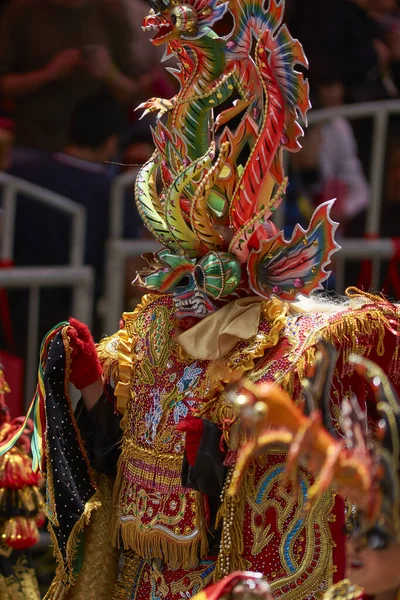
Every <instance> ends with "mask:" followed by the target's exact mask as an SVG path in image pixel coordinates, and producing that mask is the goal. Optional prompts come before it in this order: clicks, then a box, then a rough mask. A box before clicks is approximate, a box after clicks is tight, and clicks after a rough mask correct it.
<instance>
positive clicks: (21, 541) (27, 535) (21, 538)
mask: <svg viewBox="0 0 400 600" xmlns="http://www.w3.org/2000/svg"><path fill="white" fill-rule="evenodd" d="M38 540H39V530H38V528H37V525H36V523H35V521H34V519H27V518H26V517H13V518H11V519H8V521H6V522H5V524H4V528H3V532H2V534H1V541H2V542H3V543H4V544H7V546H10V548H13V549H14V550H24V549H26V548H31V547H32V546H34V545H35V544H36V543H37V541H38Z"/></svg>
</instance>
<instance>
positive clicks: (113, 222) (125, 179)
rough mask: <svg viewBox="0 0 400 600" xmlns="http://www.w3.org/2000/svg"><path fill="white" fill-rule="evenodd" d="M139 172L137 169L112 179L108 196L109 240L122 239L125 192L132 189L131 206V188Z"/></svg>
mask: <svg viewBox="0 0 400 600" xmlns="http://www.w3.org/2000/svg"><path fill="white" fill-rule="evenodd" d="M138 172H139V169H138V168H135V169H132V170H131V171H127V172H126V173H122V174H121V175H117V177H115V178H114V180H113V183H112V186H111V194H110V233H109V238H110V239H111V240H118V239H122V238H123V237H124V235H123V232H124V212H125V211H124V206H125V201H126V192H127V190H128V188H130V187H132V204H133V201H134V193H133V186H134V184H135V181H136V176H137V174H138Z"/></svg>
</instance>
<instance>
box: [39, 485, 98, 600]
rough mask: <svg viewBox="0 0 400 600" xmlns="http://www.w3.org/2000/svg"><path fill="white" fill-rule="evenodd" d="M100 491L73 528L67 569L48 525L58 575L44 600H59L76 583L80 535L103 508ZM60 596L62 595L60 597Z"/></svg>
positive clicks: (69, 540) (88, 503)
mask: <svg viewBox="0 0 400 600" xmlns="http://www.w3.org/2000/svg"><path fill="white" fill-rule="evenodd" d="M100 496H101V494H100V490H96V492H95V493H94V494H93V496H92V497H91V498H90V500H88V502H86V504H85V508H84V511H83V513H82V515H81V517H80V518H79V520H78V521H77V522H76V523H75V525H74V526H73V528H72V531H71V533H70V535H69V538H68V541H67V549H66V563H67V569H66V568H65V565H64V561H63V557H62V554H61V551H60V549H59V546H58V542H57V538H56V535H55V533H54V529H53V527H52V526H51V525H50V523H49V524H48V530H49V533H50V537H51V541H52V544H53V547H54V556H55V558H56V561H57V569H56V574H55V577H54V580H53V583H52V585H51V586H50V589H49V591H48V592H47V594H46V596H45V597H44V599H43V600H59V599H60V598H62V597H63V594H64V593H65V592H66V591H67V590H68V589H69V588H70V587H71V585H73V584H74V582H75V579H76V578H75V574H74V571H73V562H74V560H75V559H76V557H77V553H78V547H79V541H78V535H79V534H80V533H81V531H83V529H84V528H85V527H87V526H88V525H89V523H90V517H91V514H92V511H93V510H97V509H98V508H100V507H101V500H100ZM60 594H62V595H61V596H60Z"/></svg>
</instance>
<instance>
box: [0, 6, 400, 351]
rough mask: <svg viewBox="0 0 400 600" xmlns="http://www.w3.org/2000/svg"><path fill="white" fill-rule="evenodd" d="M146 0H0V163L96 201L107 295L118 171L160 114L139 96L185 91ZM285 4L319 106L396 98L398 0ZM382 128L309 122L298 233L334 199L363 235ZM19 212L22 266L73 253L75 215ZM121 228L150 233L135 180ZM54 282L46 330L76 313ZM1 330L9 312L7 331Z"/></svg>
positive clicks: (390, 181)
mask: <svg viewBox="0 0 400 600" xmlns="http://www.w3.org/2000/svg"><path fill="white" fill-rule="evenodd" d="M148 9H149V5H148V3H147V2H146V0H0V170H3V171H7V172H9V173H10V174H12V175H14V176H17V177H19V178H22V179H24V180H27V181H29V182H32V183H34V184H37V185H40V186H42V187H44V188H47V189H49V190H50V191H53V192H56V193H58V194H61V195H62V196H65V197H67V198H69V199H71V200H74V201H75V202H78V203H80V204H82V205H83V206H84V207H85V208H86V211H87V221H88V225H87V235H86V253H85V261H86V263H87V264H89V265H91V266H93V267H94V269H95V273H96V289H95V296H96V298H99V297H101V295H102V290H103V283H104V282H103V272H104V256H105V254H104V252H105V250H104V247H105V244H104V241H105V240H106V239H107V235H108V231H109V215H110V189H111V186H112V182H113V179H114V178H115V176H116V175H117V174H118V173H120V172H121V171H123V170H127V169H130V168H133V167H134V166H137V165H140V164H142V163H143V162H145V161H146V160H147V158H148V157H149V156H150V155H151V153H152V149H153V145H152V140H151V136H150V129H149V120H148V119H147V118H146V119H145V120H144V121H139V119H138V114H137V113H136V112H135V111H134V107H136V106H137V105H138V104H140V102H142V101H143V100H145V99H147V98H149V97H151V96H158V97H166V98H170V97H171V96H173V95H174V94H175V93H176V89H177V87H176V86H177V83H176V81H175V80H174V78H173V77H172V76H171V75H170V74H169V73H168V72H167V71H166V70H165V68H164V66H163V65H162V64H161V63H160V59H161V57H162V53H163V51H164V49H163V48H160V49H156V48H155V47H154V46H152V45H151V44H150V43H149V41H148V39H147V38H149V37H150V35H149V34H146V33H144V32H143V31H142V30H141V24H142V19H143V17H144V15H145V14H147V12H148ZM286 10H287V14H286V20H287V22H288V26H289V29H290V31H291V33H292V35H293V36H294V37H297V38H298V39H300V40H301V42H302V44H303V45H304V47H305V51H306V54H307V56H308V59H309V63H310V68H309V71H308V73H307V77H308V78H309V80H310V85H311V98H312V104H313V107H314V108H330V107H336V106H340V105H342V104H346V103H359V102H370V101H380V100H385V99H391V98H392V99H393V98H399V94H400V8H399V1H398V0H323V1H321V0H286ZM228 27H229V24H228ZM227 32H228V30H227V31H226V32H225V33H227ZM398 129H400V123H398V122H397V120H396V119H393V121H392V122H391V124H390V138H389V144H388V155H387V160H386V164H387V167H386V177H385V181H386V183H385V189H384V190H383V200H384V207H385V209H384V210H385V214H386V215H387V214H390V218H389V219H387V218H385V219H383V220H382V228H381V234H382V235H387V236H396V235H397V229H396V227H397V225H396V223H397V219H398V217H399V216H400V214H398V213H400V211H399V209H398V207H399V206H400V185H398V180H400V144H399V142H398V141H397V139H398V136H397V130H398ZM372 135H373V124H372V120H371V119H370V120H369V121H365V120H361V121H354V122H352V123H351V124H350V123H349V122H348V121H347V120H346V119H344V118H333V119H332V118H330V119H329V120H326V121H323V122H320V123H318V124H315V125H312V126H311V127H309V129H308V130H307V132H306V135H305V138H304V140H303V150H302V151H301V152H300V153H298V154H297V155H295V156H294V157H293V158H292V159H291V161H290V163H289V170H290V172H289V175H290V186H289V189H288V193H287V201H286V227H287V232H288V235H289V234H290V232H291V230H292V228H293V225H294V224H295V223H297V222H300V223H302V224H305V223H307V222H308V220H309V218H310V216H311V214H312V212H313V210H314V208H315V206H316V205H317V204H318V203H320V202H322V201H324V200H327V199H330V198H332V197H337V199H338V200H337V202H336V205H335V208H334V212H333V217H334V218H337V220H339V221H340V223H341V226H340V229H339V233H340V234H341V235H345V236H353V237H355V236H356V237H358V236H362V235H364V234H365V231H366V215H367V210H368V206H369V200H370V185H369V170H370V156H371V155H370V148H371V141H372ZM0 201H1V200H0ZM16 223H17V226H16V232H15V248H14V256H13V259H14V262H15V264H17V265H29V266H32V265H61V264H66V263H67V262H68V252H69V239H70V232H71V223H70V222H69V220H68V218H66V217H64V216H60V213H58V212H56V211H54V210H52V209H51V208H49V207H46V206H44V205H39V204H38V203H37V202H32V201H31V200H29V199H28V198H24V197H23V196H22V195H21V197H20V198H19V200H18V205H17V218H16ZM124 235H125V236H126V237H129V238H137V237H139V238H140V237H143V236H145V235H146V233H145V232H144V230H143V228H142V226H141V224H140V219H139V217H138V215H137V213H136V212H135V210H134V208H133V198H132V193H131V192H130V194H129V198H127V202H126V215H125V231H124ZM132 271H133V268H131V270H130V272H129V273H128V275H127V282H129V281H130V274H131V272H132ZM47 293H48V294H50V292H47ZM55 293H56V292H55V291H54V290H53V291H52V294H53V296H51V298H52V300H51V298H50V296H49V298H48V300H47V301H46V306H49V307H53V309H54V310H55V312H56V314H55V312H54V310H52V309H49V310H48V311H46V316H47V319H44V321H45V322H43V329H42V330H41V332H40V333H42V332H43V330H44V328H45V327H47V325H49V326H50V325H51V324H53V323H54V322H55V321H57V320H60V319H61V318H66V317H67V316H68V314H67V313H68V307H69V306H70V304H69V299H68V295H67V294H65V292H61V291H60V293H59V295H58V296H55V295H54V294H55ZM9 296H10V297H11V294H10V295H9ZM17 296H18V297H16V298H13V301H12V302H10V303H11V304H12V308H13V309H14V311H17V314H18V315H21V314H24V313H25V312H26V308H24V307H26V306H27V305H26V299H25V300H23V299H22V296H23V295H22V294H21V293H20V292H18V294H17ZM24 302H25V304H24ZM54 307H55V308H54ZM11 312H12V311H11ZM3 314H4V311H3ZM18 320H20V319H18ZM24 327H25V325H24V326H23V327H22V330H24ZM3 328H4V326H3ZM1 330H2V324H1V322H0V338H1ZM17 337H18V336H17ZM22 337H23V336H22ZM17 346H18V344H17ZM21 351H22V350H21Z"/></svg>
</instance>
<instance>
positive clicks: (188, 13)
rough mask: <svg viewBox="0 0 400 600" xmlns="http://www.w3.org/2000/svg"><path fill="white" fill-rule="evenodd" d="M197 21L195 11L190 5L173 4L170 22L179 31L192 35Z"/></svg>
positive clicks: (195, 29)
mask: <svg viewBox="0 0 400 600" xmlns="http://www.w3.org/2000/svg"><path fill="white" fill-rule="evenodd" d="M197 21H198V19H197V12H196V11H195V10H194V9H193V8H192V7H191V6H186V5H183V6H175V8H173V9H172V11H171V22H172V24H173V25H174V27H176V28H177V29H179V31H183V32H185V33H189V34H191V35H194V34H195V33H196V31H197Z"/></svg>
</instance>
